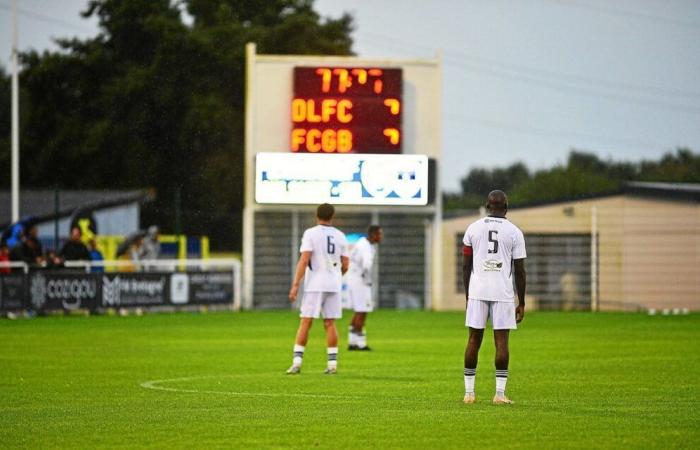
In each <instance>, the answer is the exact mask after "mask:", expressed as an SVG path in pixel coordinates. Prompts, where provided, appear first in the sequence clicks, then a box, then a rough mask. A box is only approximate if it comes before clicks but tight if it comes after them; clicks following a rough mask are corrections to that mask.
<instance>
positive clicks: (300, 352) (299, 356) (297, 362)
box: [292, 344, 305, 367]
mask: <svg viewBox="0 0 700 450" xmlns="http://www.w3.org/2000/svg"><path fill="white" fill-rule="evenodd" d="M304 348H305V347H304V346H303V345H299V344H294V359H292V365H293V366H296V367H300V366H301V363H302V360H303V359H304Z"/></svg>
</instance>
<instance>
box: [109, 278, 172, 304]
mask: <svg viewBox="0 0 700 450" xmlns="http://www.w3.org/2000/svg"><path fill="white" fill-rule="evenodd" d="M169 277H170V275H169V274H167V273H153V272H148V273H113V274H111V273H109V274H108V273H106V274H102V275H101V278H102V279H101V281H102V306H103V307H105V308H110V307H112V308H119V307H130V306H161V305H165V304H167V303H168V301H167V299H168V298H169V294H168V286H169V283H168V280H169Z"/></svg>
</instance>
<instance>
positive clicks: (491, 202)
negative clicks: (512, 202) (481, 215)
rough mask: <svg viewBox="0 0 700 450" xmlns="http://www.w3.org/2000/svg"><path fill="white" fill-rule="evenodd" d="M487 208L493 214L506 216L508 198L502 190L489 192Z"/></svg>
mask: <svg viewBox="0 0 700 450" xmlns="http://www.w3.org/2000/svg"><path fill="white" fill-rule="evenodd" d="M486 208H488V210H489V212H491V213H492V214H505V213H506V211H508V197H507V196H506V193H505V192H503V191H500V190H495V191H491V192H489V196H488V197H487V199H486Z"/></svg>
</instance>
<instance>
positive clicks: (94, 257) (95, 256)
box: [88, 238, 105, 272]
mask: <svg viewBox="0 0 700 450" xmlns="http://www.w3.org/2000/svg"><path fill="white" fill-rule="evenodd" d="M88 250H89V251H90V261H92V262H93V263H94V262H102V261H104V256H102V252H101V251H99V250H98V249H97V242H95V239H94V238H92V239H90V240H89V241H88ZM90 271H91V272H104V271H105V268H104V266H102V265H93V266H92V269H91V270H90Z"/></svg>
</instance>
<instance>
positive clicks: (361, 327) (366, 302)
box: [352, 283, 374, 350]
mask: <svg viewBox="0 0 700 450" xmlns="http://www.w3.org/2000/svg"><path fill="white" fill-rule="evenodd" d="M352 293H353V295H352V302H353V304H352V307H353V309H354V310H355V314H354V315H353V334H354V335H355V344H356V347H355V348H353V350H370V348H369V347H368V346H367V333H366V331H365V324H366V322H367V313H369V312H372V310H373V309H374V305H373V304H372V287H371V286H368V285H366V284H364V283H358V284H356V285H354V286H353V288H352Z"/></svg>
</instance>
